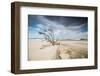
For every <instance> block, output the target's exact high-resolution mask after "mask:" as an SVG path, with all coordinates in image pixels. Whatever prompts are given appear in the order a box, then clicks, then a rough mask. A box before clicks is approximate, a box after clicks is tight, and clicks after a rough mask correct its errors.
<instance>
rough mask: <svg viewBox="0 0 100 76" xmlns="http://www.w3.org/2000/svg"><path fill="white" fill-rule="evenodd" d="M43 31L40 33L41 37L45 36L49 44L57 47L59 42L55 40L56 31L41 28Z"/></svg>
mask: <svg viewBox="0 0 100 76" xmlns="http://www.w3.org/2000/svg"><path fill="white" fill-rule="evenodd" d="M40 29H41V31H39V32H38V33H39V34H40V35H43V37H44V39H45V40H46V41H48V42H50V43H51V44H52V45H55V44H56V43H57V40H56V39H55V36H54V30H53V29H52V28H50V27H47V28H46V27H45V28H40Z"/></svg>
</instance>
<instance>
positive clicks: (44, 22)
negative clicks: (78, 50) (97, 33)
mask: <svg viewBox="0 0 100 76" xmlns="http://www.w3.org/2000/svg"><path fill="white" fill-rule="evenodd" d="M37 19H38V20H39V21H40V22H41V24H38V25H37V26H38V27H39V28H36V30H37V31H41V29H47V28H51V29H53V30H54V34H55V37H56V39H74V40H79V39H81V38H85V39H87V36H88V33H87V32H80V29H81V27H83V26H84V25H85V24H82V25H77V26H74V24H76V23H73V24H71V25H70V26H64V25H61V24H59V23H57V21H56V22H54V21H51V20H48V19H46V18H45V17H43V16H37ZM40 28H41V29H40ZM38 35H39V34H35V35H34V36H37V37H40V36H38ZM32 37H33V36H32Z"/></svg>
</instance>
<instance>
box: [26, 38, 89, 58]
mask: <svg viewBox="0 0 100 76" xmlns="http://www.w3.org/2000/svg"><path fill="white" fill-rule="evenodd" d="M59 42H60V45H54V46H52V45H50V43H49V42H46V41H42V40H35V39H29V50H28V59H29V60H53V59H76V58H87V57H88V56H87V55H88V51H87V41H59Z"/></svg>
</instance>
